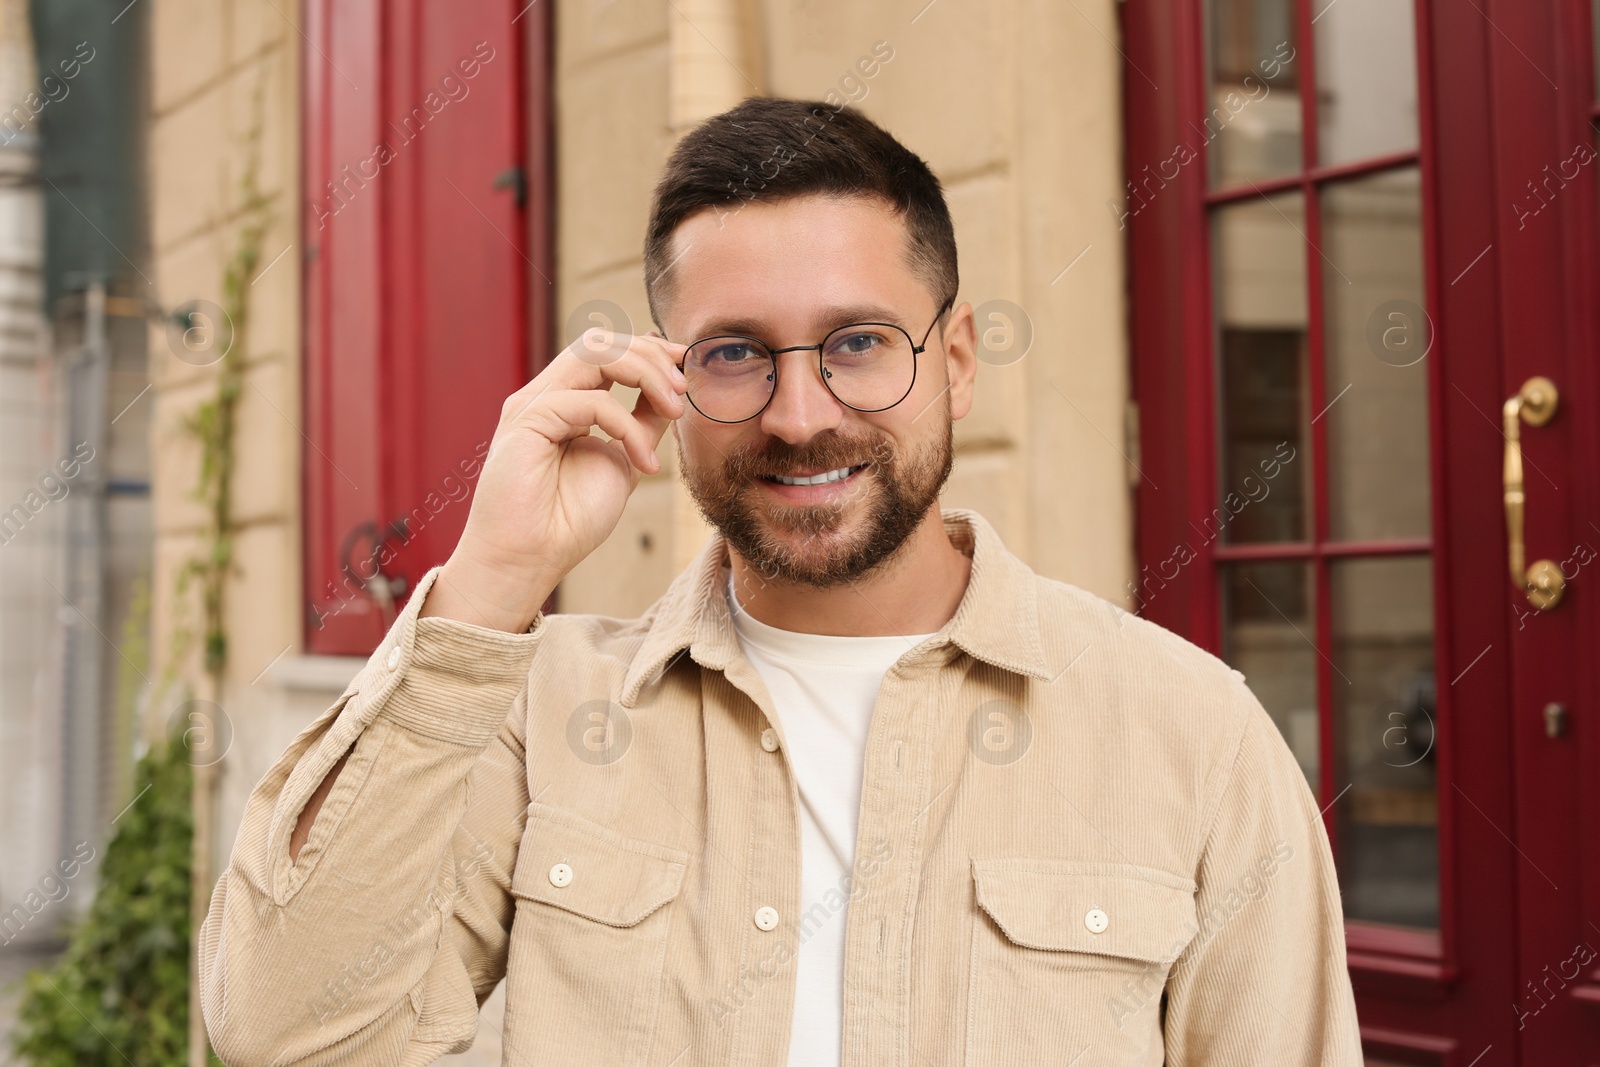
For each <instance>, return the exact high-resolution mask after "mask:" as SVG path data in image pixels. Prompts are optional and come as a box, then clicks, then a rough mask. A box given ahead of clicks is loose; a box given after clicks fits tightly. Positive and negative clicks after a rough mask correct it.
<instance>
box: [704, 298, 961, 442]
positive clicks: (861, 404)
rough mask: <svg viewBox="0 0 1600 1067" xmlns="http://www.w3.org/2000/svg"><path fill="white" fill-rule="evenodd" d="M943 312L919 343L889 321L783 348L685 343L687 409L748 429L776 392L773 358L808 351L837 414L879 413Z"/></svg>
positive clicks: (750, 341) (745, 341)
mask: <svg viewBox="0 0 1600 1067" xmlns="http://www.w3.org/2000/svg"><path fill="white" fill-rule="evenodd" d="M949 307H950V302H949V301H945V303H944V304H943V305H941V306H940V308H939V310H938V312H937V313H936V314H935V315H934V317H933V322H932V323H931V324H929V326H928V332H927V333H925V334H923V335H922V343H921V344H912V343H911V335H910V334H908V333H906V331H905V330H903V329H901V328H900V327H899V326H896V325H894V324H893V323H891V322H857V323H852V324H851V325H849V326H840V327H839V328H838V329H836V330H834V331H833V332H832V333H830V334H828V336H826V337H824V338H823V339H822V343H821V344H815V345H793V346H791V347H789V348H769V347H768V346H767V345H766V343H765V342H763V341H761V340H759V339H757V338H754V337H745V336H742V335H740V334H718V335H716V336H712V337H702V338H701V339H700V340H698V341H695V342H694V343H693V344H691V345H690V346H689V348H688V350H687V351H686V352H684V354H683V362H682V363H680V364H678V369H679V370H681V371H682V372H683V376H684V379H685V380H686V381H687V382H688V385H689V389H688V397H689V403H691V404H693V405H694V409H695V410H696V411H698V412H700V414H702V415H704V416H705V417H706V418H708V419H710V420H712V421H713V422H748V421H749V420H750V419H753V418H755V417H756V416H757V415H759V414H761V413H762V412H763V411H765V410H766V409H767V405H768V404H770V403H771V402H772V397H773V395H774V394H775V393H777V391H778V360H777V356H778V354H779V353H782V352H810V351H814V352H816V353H817V369H818V370H819V371H820V372H821V375H822V384H823V385H824V386H826V387H827V389H828V392H829V393H831V394H833V397H834V399H835V400H837V401H839V403H841V404H843V405H844V406H845V407H848V408H853V409H854V410H856V411H869V412H870V411H887V410H888V409H889V408H892V407H894V406H895V405H896V404H898V403H900V401H902V400H904V399H905V398H906V397H907V396H909V395H911V387H912V386H914V385H915V384H916V382H917V356H919V355H921V354H922V352H923V351H924V350H925V349H926V348H927V347H928V337H929V335H931V334H932V333H933V328H934V326H937V325H938V324H939V316H941V315H943V314H944V313H945V311H946V310H947V309H948V308H949Z"/></svg>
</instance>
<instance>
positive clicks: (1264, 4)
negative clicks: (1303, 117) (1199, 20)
mask: <svg viewBox="0 0 1600 1067" xmlns="http://www.w3.org/2000/svg"><path fill="white" fill-rule="evenodd" d="M1208 9H1209V14H1210V18H1209V25H1210V34H1211V39H1210V45H1211V98H1210V101H1209V106H1210V110H1209V111H1208V112H1207V113H1206V114H1205V115H1204V116H1202V117H1201V119H1200V120H1199V121H1198V122H1196V123H1195V124H1194V133H1195V136H1196V137H1198V138H1199V139H1200V140H1202V141H1204V142H1205V143H1206V144H1208V145H1209V146H1210V166H1211V185H1212V187H1213V188H1223V187H1228V186H1234V185H1242V184H1244V183H1245V182H1246V181H1249V180H1260V179H1262V178H1272V177H1278V176H1280V175H1284V174H1292V173H1294V172H1296V171H1298V170H1299V169H1300V164H1301V160H1300V85H1299V79H1298V77H1297V73H1296V63H1295V60H1296V58H1297V57H1296V55H1295V49H1294V8H1293V5H1292V3H1291V2H1290V0H1211V2H1210V4H1209V5H1208Z"/></svg>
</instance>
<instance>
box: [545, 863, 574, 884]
mask: <svg viewBox="0 0 1600 1067" xmlns="http://www.w3.org/2000/svg"><path fill="white" fill-rule="evenodd" d="M571 881H572V868H571V867H568V866H567V865H566V864H565V863H558V864H556V865H555V866H554V867H551V868H550V884H551V885H553V886H555V887H556V888H557V889H560V888H561V887H562V886H564V885H567V884H568V883H570V882H571Z"/></svg>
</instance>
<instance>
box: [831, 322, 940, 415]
mask: <svg viewBox="0 0 1600 1067" xmlns="http://www.w3.org/2000/svg"><path fill="white" fill-rule="evenodd" d="M912 347H913V346H912V344H911V336H910V335H909V334H907V333H906V332H905V331H904V330H902V329H900V327H898V326H890V325H888V324H886V323H873V322H869V323H862V324H860V325H856V326H845V327H842V328H841V329H837V330H835V331H833V332H832V333H830V334H829V335H828V337H827V340H825V341H823V342H822V374H823V377H824V379H826V381H827V383H828V388H829V389H830V390H832V392H833V395H834V396H835V397H837V398H838V399H839V402H840V403H843V404H847V405H849V406H850V407H853V408H856V409H858V410H860V411H881V410H883V409H884V408H890V407H893V406H894V405H896V404H898V403H899V402H900V401H902V400H904V399H905V397H906V394H907V393H909V392H911V385H912V383H913V382H914V381H915V380H916V372H917V363H916V358H917V357H916V353H914V352H913V351H912Z"/></svg>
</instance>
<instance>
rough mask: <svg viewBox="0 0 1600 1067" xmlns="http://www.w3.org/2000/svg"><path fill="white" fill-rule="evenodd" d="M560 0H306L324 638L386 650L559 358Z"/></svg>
mask: <svg viewBox="0 0 1600 1067" xmlns="http://www.w3.org/2000/svg"><path fill="white" fill-rule="evenodd" d="M550 7H551V5H549V4H532V5H525V4H524V3H520V2H517V0H472V2H471V3H462V2H460V0H453V2H448V3H447V2H445V0H382V2H380V0H306V2H305V5H304V20H303V22H304V25H305V28H306V32H305V35H304V38H305V47H304V49H303V53H302V70H303V89H304V98H303V105H302V117H303V152H304V162H303V171H302V175H301V188H302V193H303V195H304V198H305V211H304V218H303V224H302V229H303V236H304V244H305V248H306V250H307V251H306V258H305V271H304V279H303V282H304V286H305V290H304V293H305V319H304V331H305V332H304V346H305V363H304V367H305V372H304V378H303V389H302V397H303V405H304V410H303V414H304V421H303V425H304V426H305V434H304V437H305V448H304V449H303V464H302V491H303V507H304V513H303V514H304V519H303V528H302V529H303V553H304V554H303V566H302V574H303V585H302V591H303V595H304V597H305V647H306V650H307V651H308V652H312V653H318V654H343V655H365V654H367V653H368V652H370V651H371V649H372V648H374V647H376V645H377V643H378V641H379V640H381V638H382V636H383V634H384V632H385V631H386V630H387V628H388V624H389V620H390V619H392V611H394V610H398V607H399V606H400V605H403V603H404V601H405V598H406V597H407V596H408V595H409V593H410V591H411V590H412V589H414V588H415V587H416V583H417V581H418V579H420V578H421V576H422V575H423V574H424V573H425V572H426V571H427V569H428V568H429V567H431V566H433V565H435V564H437V563H440V562H443V560H444V559H445V558H447V557H448V555H449V553H450V551H451V550H452V549H453V548H454V546H455V542H456V540H457V539H458V538H459V536H460V533H461V529H462V527H463V525H464V523H465V520H466V513H467V510H468V506H469V505H468V499H469V495H470V491H471V488H472V486H473V485H474V484H475V479H476V473H477V470H478V469H479V467H481V459H482V454H483V452H484V451H485V450H486V448H487V443H488V439H489V437H490V436H491V435H492V433H493V430H494V427H495V424H496V422H497V421H498V418H499V411H500V405H501V403H502V402H503V401H504V398H505V397H506V396H508V395H509V394H510V393H511V392H513V391H514V390H515V389H517V388H518V387H519V386H521V385H522V384H523V383H524V382H525V381H527V379H528V378H529V377H531V375H532V373H533V372H534V371H535V370H536V369H537V368H539V367H541V366H543V364H544V362H545V361H546V360H547V359H548V358H549V351H548V348H549V344H550V341H551V340H552V338H553V336H554V331H553V329H552V325H551V314H552V307H553V302H554V293H553V290H554V286H553V285H552V284H551V282H550V278H551V276H552V275H553V274H554V270H553V268H552V265H551V258H552V248H553V241H552V234H551V230H552V219H553V212H552V195H553V181H552V175H553V170H552V142H551V136H550V135H551V115H550V72H551V70H552V66H551V62H550V57H551V14H550ZM480 42H481V44H482V45H483V47H482V48H479V47H478V43H480ZM490 50H492V52H491V51H490ZM480 53H481V54H480ZM485 55H488V56H490V57H491V58H489V59H487V60H485V59H484V58H483V57H484V56H485ZM463 63H465V64H468V65H467V66H465V67H463V66H462V64H463ZM469 71H471V72H472V73H468V72H469ZM446 79H453V80H452V81H449V82H447V81H446ZM430 114H431V115H432V117H431V118H430V117H429V116H430ZM379 145H384V146H387V148H388V154H387V157H385V156H380V155H378V154H377V147H376V146H379ZM519 169H520V175H519V173H518V170H519ZM519 181H520V188H519ZM407 516H410V519H409V521H408V524H407V526H405V527H402V528H396V527H394V526H393V525H392V524H393V523H395V522H397V521H398V520H400V519H402V518H405V517H407ZM364 526H366V527H367V529H368V530H369V531H370V532H369V533H366V534H359V533H357V531H361V530H362V529H363V527H364ZM374 535H375V536H374ZM352 537H355V538H356V544H355V545H354V546H353V547H352V549H351V551H352V552H358V553H360V554H361V555H362V556H363V558H362V559H361V560H360V561H358V564H357V569H358V570H360V569H363V567H370V565H371V564H372V562H373V560H371V559H368V558H365V557H366V556H367V555H369V554H376V553H377V552H378V551H379V546H382V549H381V551H382V553H383V555H382V556H381V557H379V560H380V561H381V562H382V563H383V566H382V568H381V573H382V574H383V575H385V576H386V577H388V578H391V579H398V580H399V581H400V582H402V583H403V586H402V587H401V592H400V595H399V596H398V597H397V598H396V602H395V603H394V604H393V605H392V606H388V610H385V607H386V606H385V605H382V604H380V603H379V602H378V601H377V600H375V598H374V597H373V596H372V595H371V593H370V591H369V590H367V589H364V588H363V587H362V586H361V584H360V583H359V582H358V581H356V580H355V579H356V578H357V577H358V576H356V575H351V574H348V573H346V570H345V564H346V563H348V562H350V561H349V560H348V559H345V558H343V557H345V556H347V555H349V554H350V553H347V552H346V551H345V545H346V543H347V541H349V540H350V539H351V538H352ZM359 577H366V574H364V573H363V574H361V575H359Z"/></svg>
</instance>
